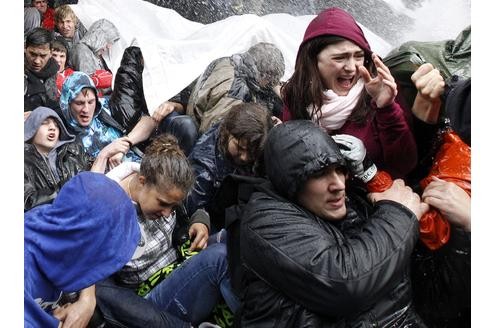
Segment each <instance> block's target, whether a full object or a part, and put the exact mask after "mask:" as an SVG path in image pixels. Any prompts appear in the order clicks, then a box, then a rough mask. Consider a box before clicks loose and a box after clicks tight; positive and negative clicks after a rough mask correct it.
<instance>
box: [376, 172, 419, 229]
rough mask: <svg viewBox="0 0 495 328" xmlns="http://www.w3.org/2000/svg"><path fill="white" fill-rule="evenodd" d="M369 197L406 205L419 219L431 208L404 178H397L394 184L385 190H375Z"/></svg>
mask: <svg viewBox="0 0 495 328" xmlns="http://www.w3.org/2000/svg"><path fill="white" fill-rule="evenodd" d="M368 197H369V199H370V200H371V201H372V202H377V201H380V200H391V201H394V202H397V203H399V204H402V205H404V206H405V207H407V208H408V209H410V210H411V211H412V212H413V213H414V214H415V215H416V218H417V219H418V220H419V219H420V218H421V217H422V216H423V215H424V214H425V213H426V212H427V211H428V209H429V206H428V204H427V203H424V202H421V199H420V197H419V195H418V194H416V193H415V192H413V191H412V189H411V188H410V187H408V186H406V185H405V184H404V181H403V180H402V179H396V180H394V182H393V183H392V186H391V187H390V188H389V189H387V190H385V191H384V192H378V193H377V192H374V193H370V194H368Z"/></svg>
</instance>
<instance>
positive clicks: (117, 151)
mask: <svg viewBox="0 0 495 328" xmlns="http://www.w3.org/2000/svg"><path fill="white" fill-rule="evenodd" d="M130 145H131V140H130V139H129V137H121V138H118V139H115V140H114V141H112V142H111V143H109V144H108V145H106V146H105V147H104V148H103V149H102V150H101V153H102V156H104V157H105V158H107V159H108V166H109V167H110V169H113V168H114V167H117V166H118V165H119V164H120V163H122V158H123V157H124V155H125V154H127V152H128V151H129V149H130Z"/></svg>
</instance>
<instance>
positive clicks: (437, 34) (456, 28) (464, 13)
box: [385, 0, 471, 43]
mask: <svg viewBox="0 0 495 328" xmlns="http://www.w3.org/2000/svg"><path fill="white" fill-rule="evenodd" d="M385 1H386V2H387V3H388V4H389V5H390V6H391V7H392V8H394V9H395V10H397V11H398V12H400V13H403V14H405V15H407V16H409V17H411V18H412V19H413V21H414V23H413V25H412V26H411V28H410V30H408V31H405V32H403V34H402V35H400V36H399V37H398V39H399V40H400V42H401V43H402V42H406V41H411V40H414V41H441V40H447V39H455V38H456V37H457V35H458V34H459V33H460V32H461V31H462V30H463V29H464V28H465V27H467V26H469V25H470V24H471V0H449V1H445V0H425V1H423V2H422V3H421V4H420V7H419V8H417V9H410V8H406V7H405V6H404V4H403V3H401V1H400V0H385Z"/></svg>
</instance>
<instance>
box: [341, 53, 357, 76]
mask: <svg viewBox="0 0 495 328" xmlns="http://www.w3.org/2000/svg"><path fill="white" fill-rule="evenodd" d="M356 64H357V61H356V59H354V57H352V56H351V57H350V58H349V59H348V60H346V61H345V65H344V69H345V70H346V71H350V72H352V71H354V70H356Z"/></svg>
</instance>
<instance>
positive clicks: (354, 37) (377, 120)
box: [282, 7, 417, 178]
mask: <svg viewBox="0 0 495 328" xmlns="http://www.w3.org/2000/svg"><path fill="white" fill-rule="evenodd" d="M381 65H383V63H381V62H380V59H379V58H378V57H374V56H373V55H372V50H371V48H370V45H369V43H368V41H367V40H366V37H365V35H364V33H363V30H362V29H361V27H360V26H359V25H358V23H357V22H356V21H355V20H354V18H353V17H352V16H351V15H350V14H349V13H347V12H346V11H344V10H342V9H340V8H335V7H333V8H328V9H325V10H323V11H322V12H320V13H319V14H318V15H317V16H316V17H315V18H314V19H313V20H312V21H311V22H310V23H309V25H308V27H307V28H306V31H305V33H304V38H303V41H302V42H301V44H300V46H299V49H298V52H297V58H296V64H295V68H294V74H293V75H292V76H291V78H290V79H289V80H288V81H287V83H286V84H285V85H284V87H283V88H282V98H283V100H284V105H285V106H284V108H283V113H282V120H283V121H289V120H296V119H303V120H307V119H311V120H313V121H314V122H316V123H318V124H319V125H320V126H321V127H323V128H325V129H326V131H327V132H328V133H329V134H331V135H334V134H349V135H352V136H354V137H356V138H359V139H361V140H362V141H363V143H364V145H365V146H366V153H367V155H368V157H369V158H370V159H371V160H372V161H373V162H374V163H375V164H376V165H377V167H378V168H380V169H382V170H384V171H387V172H388V173H390V175H392V176H393V177H394V178H401V177H402V178H403V177H405V176H406V174H407V173H409V172H410V171H411V170H412V169H413V168H414V167H415V165H416V163H417V149H416V143H415V140H414V136H413V134H412V131H411V129H410V128H409V124H408V121H407V119H408V118H409V117H408V116H406V114H405V113H404V112H403V110H402V108H401V107H400V105H399V104H398V103H397V102H396V101H395V96H394V94H396V91H397V90H396V86H395V84H394V81H393V78H392V76H390V75H389V74H384V75H382V76H381V80H380V79H376V77H377V74H378V73H377V67H380V66H381ZM358 67H359V68H358ZM380 68H381V69H382V70H383V71H385V68H384V67H380ZM363 69H365V70H366V71H367V74H368V75H369V77H370V79H369V80H367V79H366V78H365V76H366V77H367V75H363V73H362V70H363ZM385 82H387V83H385ZM377 85H378V86H379V88H378V87H377V88H376V89H374V88H373V86H377Z"/></svg>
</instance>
